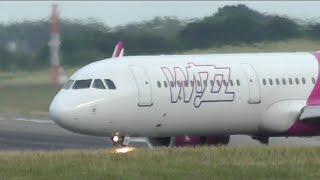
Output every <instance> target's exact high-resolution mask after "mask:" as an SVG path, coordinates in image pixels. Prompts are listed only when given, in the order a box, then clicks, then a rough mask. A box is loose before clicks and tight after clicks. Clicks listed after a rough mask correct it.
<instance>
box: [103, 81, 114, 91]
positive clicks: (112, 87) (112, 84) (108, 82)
mask: <svg viewBox="0 0 320 180" xmlns="http://www.w3.org/2000/svg"><path fill="white" fill-rule="evenodd" d="M104 82H106V85H107V86H108V88H109V89H116V86H115V85H114V83H113V82H112V81H111V80H110V79H105V80H104Z"/></svg>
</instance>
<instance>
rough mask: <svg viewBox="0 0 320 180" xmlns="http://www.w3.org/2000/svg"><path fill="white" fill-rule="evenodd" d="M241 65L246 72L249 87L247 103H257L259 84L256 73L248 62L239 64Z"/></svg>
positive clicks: (258, 100) (259, 99)
mask: <svg viewBox="0 0 320 180" xmlns="http://www.w3.org/2000/svg"><path fill="white" fill-rule="evenodd" d="M241 66H242V69H243V70H244V72H245V74H246V77H247V82H248V87H249V99H248V103H249V104H259V103H260V102H261V97H260V85H259V80H258V78H257V75H256V71H255V70H254V68H253V67H252V66H251V65H250V64H241Z"/></svg>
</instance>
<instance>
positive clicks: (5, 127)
mask: <svg viewBox="0 0 320 180" xmlns="http://www.w3.org/2000/svg"><path fill="white" fill-rule="evenodd" d="M110 146H111V142H110V141H109V140H108V139H107V138H101V137H94V136H85V135H80V134H76V133H72V132H69V131H67V130H64V129H63V128H60V127H59V126H58V125H56V124H54V122H53V121H51V120H50V119H49V118H48V117H45V116H20V115H12V114H10V115H2V116H1V115H0V151H1V150H60V149H96V148H107V147H110Z"/></svg>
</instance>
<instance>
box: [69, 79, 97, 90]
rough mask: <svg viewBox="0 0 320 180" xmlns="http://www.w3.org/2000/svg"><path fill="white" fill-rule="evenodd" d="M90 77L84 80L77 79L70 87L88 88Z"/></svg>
mask: <svg viewBox="0 0 320 180" xmlns="http://www.w3.org/2000/svg"><path fill="white" fill-rule="evenodd" d="M91 82H92V79H86V80H77V81H76V82H75V83H74V84H73V86H72V89H87V88H90V85H91Z"/></svg>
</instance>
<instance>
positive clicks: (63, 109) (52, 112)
mask: <svg viewBox="0 0 320 180" xmlns="http://www.w3.org/2000/svg"><path fill="white" fill-rule="evenodd" d="M49 116H50V118H51V119H52V120H53V121H54V122H55V123H56V124H58V125H60V126H62V127H64V128H68V126H70V125H71V124H70V123H71V121H72V109H71V107H68V105H67V104H66V103H65V99H62V98H59V97H55V98H54V99H53V101H52V102H51V104H50V107H49Z"/></svg>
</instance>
